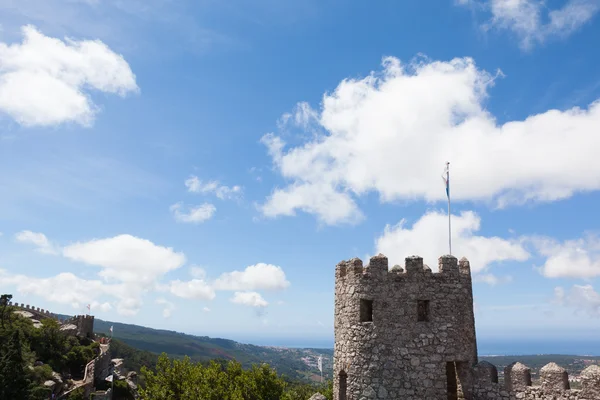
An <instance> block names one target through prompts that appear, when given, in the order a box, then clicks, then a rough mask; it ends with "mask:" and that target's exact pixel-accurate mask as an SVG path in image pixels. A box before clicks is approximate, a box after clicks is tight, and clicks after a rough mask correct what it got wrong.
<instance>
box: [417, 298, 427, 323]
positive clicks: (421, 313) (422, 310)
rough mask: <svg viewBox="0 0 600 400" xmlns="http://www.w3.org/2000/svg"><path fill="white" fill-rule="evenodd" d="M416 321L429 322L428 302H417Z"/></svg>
mask: <svg viewBox="0 0 600 400" xmlns="http://www.w3.org/2000/svg"><path fill="white" fill-rule="evenodd" d="M417 321H419V322H427V321H429V300H417Z"/></svg>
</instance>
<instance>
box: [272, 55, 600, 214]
mask: <svg viewBox="0 0 600 400" xmlns="http://www.w3.org/2000/svg"><path fill="white" fill-rule="evenodd" d="M383 66H384V68H383V71H382V72H381V73H372V74H371V75H369V76H367V77H365V78H363V79H345V80H343V81H342V82H341V83H340V84H339V85H338V87H337V88H336V89H335V91H334V92H333V93H328V94H325V95H324V96H323V100H322V102H321V104H322V108H321V109H320V110H319V112H318V113H316V114H315V115H316V117H314V118H313V120H314V121H313V122H312V125H313V126H312V128H310V131H311V133H312V132H316V133H314V134H313V135H311V136H310V138H309V139H306V140H302V141H301V143H300V144H298V145H296V146H286V144H285V142H284V141H283V140H282V139H281V138H280V137H279V136H276V135H274V134H267V135H265V136H264V137H263V139H262V141H263V143H265V144H266V146H267V148H268V151H269V154H270V155H271V157H272V159H273V163H274V166H275V167H276V170H277V171H278V172H279V173H280V174H281V176H282V177H283V178H285V179H286V181H288V182H289V184H288V185H287V186H286V187H283V188H276V189H275V190H274V191H273V193H272V194H271V195H270V196H269V197H268V199H267V201H266V203H265V204H263V205H261V206H260V209H261V211H262V213H263V214H264V215H266V216H270V217H275V216H278V215H293V214H294V213H295V212H296V211H297V210H302V211H304V212H308V213H311V214H315V215H316V216H317V217H318V218H319V219H320V220H321V221H322V222H324V223H327V224H335V223H340V222H356V221H358V220H360V215H361V213H360V210H359V209H358V206H357V204H356V201H355V200H356V198H358V197H360V196H364V195H367V194H368V193H372V192H375V193H377V194H378V195H379V198H380V201H382V202H396V201H415V200H420V199H423V200H426V201H430V202H431V201H443V200H445V193H444V190H443V183H442V180H441V179H440V175H441V173H442V170H443V167H444V163H445V162H446V161H450V162H451V175H452V177H451V179H452V183H451V186H452V187H451V191H452V198H453V199H454V200H455V201H464V200H474V201H483V202H489V203H492V204H495V205H496V206H499V207H506V206H509V205H514V204H523V203H525V202H549V201H556V200H561V199H566V198H568V197H570V196H572V195H573V194H574V193H576V192H584V191H594V190H598V189H600V181H599V180H598V179H596V177H597V176H598V175H600V163H597V162H596V154H595V153H594V152H593V151H590V149H595V148H599V147H600V136H599V135H598V134H597V131H598V129H599V127H600V102H595V103H593V104H591V105H590V106H589V108H588V109H587V110H581V109H578V108H573V109H570V110H566V111H558V110H550V111H547V112H545V113H542V114H538V115H532V116H530V117H528V118H527V119H525V120H523V121H518V120H517V121H509V122H506V123H504V124H502V125H499V124H497V122H496V119H495V117H494V116H493V115H491V114H490V113H489V112H488V111H487V110H486V106H485V104H484V102H485V99H486V98H487V95H488V93H487V92H488V89H489V87H490V86H492V85H493V83H494V77H493V76H491V75H490V74H488V73H486V72H485V71H482V70H479V69H478V68H477V67H476V66H475V63H474V61H473V60H472V59H470V58H457V59H453V60H451V61H449V62H439V61H430V60H426V59H424V60H418V61H415V62H412V63H411V64H409V65H404V64H401V62H400V60H398V59H396V58H386V59H384V62H383ZM311 115H312V114H311ZM293 120H294V119H289V121H293ZM289 121H288V123H290V122H289ZM304 122H305V120H302V123H303V124H304ZM302 129H304V128H302ZM304 130H306V129H304ZM564 154H577V155H578V156H577V157H576V158H569V157H564ZM506 160H510V162H507V161H506ZM548 160H552V162H548Z"/></svg>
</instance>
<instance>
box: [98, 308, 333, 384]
mask: <svg viewBox="0 0 600 400" xmlns="http://www.w3.org/2000/svg"><path fill="white" fill-rule="evenodd" d="M111 326H113V327H114V329H113V331H114V336H113V337H114V338H115V339H118V340H119V341H122V342H123V343H125V344H127V345H129V346H131V347H134V348H136V349H139V350H145V351H148V352H151V353H154V354H160V353H163V352H164V353H167V354H168V355H169V356H171V357H176V358H182V357H184V356H189V357H190V358H191V359H192V360H193V361H200V362H208V361H209V360H212V359H224V360H237V361H238V362H240V363H241V364H242V366H244V367H250V366H251V365H252V364H261V363H267V364H269V365H270V366H272V367H273V368H275V369H276V370H277V372H278V373H279V374H283V375H285V376H287V377H288V378H290V379H294V380H304V381H317V380H318V379H320V375H319V370H318V369H317V358H318V357H319V355H321V356H322V357H323V372H324V374H323V377H324V378H331V377H332V370H333V349H291V348H280V347H265V346H255V345H251V344H243V343H239V342H236V341H233V340H228V339H219V338H210V337H208V336H194V335H188V334H185V333H180V332H175V331H169V330H163V329H152V328H146V327H143V326H139V325H131V324H123V323H118V322H110V321H103V320H101V319H95V321H94V331H95V332H96V333H100V334H105V335H107V336H109V335H110V332H109V329H110V327H111ZM122 350H123V351H129V352H130V353H131V350H129V349H125V348H124V349H122ZM132 356H133V354H132V355H131V356H130V357H132ZM119 357H120V356H119ZM135 357H138V358H140V357H141V358H143V359H145V360H146V361H145V362H146V363H147V362H148V360H149V358H148V357H143V356H140V355H136V356H135ZM124 358H127V357H124ZM132 369H135V365H132Z"/></svg>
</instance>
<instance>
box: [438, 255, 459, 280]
mask: <svg viewBox="0 0 600 400" xmlns="http://www.w3.org/2000/svg"><path fill="white" fill-rule="evenodd" d="M438 268H439V270H440V273H442V274H449V275H450V274H452V275H454V274H458V260H457V259H456V257H454V256H451V255H444V256H441V257H440V258H439V259H438Z"/></svg>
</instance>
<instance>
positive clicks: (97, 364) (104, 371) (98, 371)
mask: <svg viewBox="0 0 600 400" xmlns="http://www.w3.org/2000/svg"><path fill="white" fill-rule="evenodd" d="M110 370H111V359H110V352H109V351H107V352H105V353H102V354H101V355H100V356H98V357H97V358H96V359H95V360H94V381H95V382H101V381H103V380H104V379H106V378H107V377H108V376H109V375H110Z"/></svg>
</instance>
